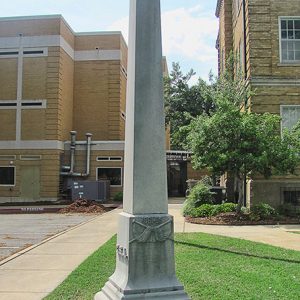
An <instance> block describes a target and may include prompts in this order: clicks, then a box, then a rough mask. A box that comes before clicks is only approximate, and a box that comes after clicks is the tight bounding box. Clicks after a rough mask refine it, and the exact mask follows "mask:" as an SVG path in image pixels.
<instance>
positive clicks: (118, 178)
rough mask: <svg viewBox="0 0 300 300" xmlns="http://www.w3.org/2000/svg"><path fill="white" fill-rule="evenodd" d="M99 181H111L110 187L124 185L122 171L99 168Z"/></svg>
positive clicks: (119, 169)
mask: <svg viewBox="0 0 300 300" xmlns="http://www.w3.org/2000/svg"><path fill="white" fill-rule="evenodd" d="M98 180H109V181H110V185H122V169H121V168H98Z"/></svg>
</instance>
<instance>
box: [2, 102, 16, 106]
mask: <svg viewBox="0 0 300 300" xmlns="http://www.w3.org/2000/svg"><path fill="white" fill-rule="evenodd" d="M2 106H17V103H0V107H2Z"/></svg>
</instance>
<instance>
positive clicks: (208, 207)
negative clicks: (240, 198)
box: [184, 203, 237, 218]
mask: <svg viewBox="0 0 300 300" xmlns="http://www.w3.org/2000/svg"><path fill="white" fill-rule="evenodd" d="M236 208H237V204H234V203H224V204H218V205H214V204H202V205H201V206H199V207H194V208H190V209H189V210H186V211H185V213H186V214H184V216H189V217H193V218H205V217H213V216H217V215H219V214H221V213H228V212H233V211H236Z"/></svg>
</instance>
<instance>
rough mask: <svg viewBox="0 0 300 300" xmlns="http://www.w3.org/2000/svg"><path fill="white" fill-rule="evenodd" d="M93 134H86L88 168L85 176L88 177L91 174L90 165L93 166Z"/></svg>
mask: <svg viewBox="0 0 300 300" xmlns="http://www.w3.org/2000/svg"><path fill="white" fill-rule="evenodd" d="M92 136H93V135H92V134H91V133H87V134H86V169H85V174H83V176H85V177H87V176H89V175H90V167H91V141H92Z"/></svg>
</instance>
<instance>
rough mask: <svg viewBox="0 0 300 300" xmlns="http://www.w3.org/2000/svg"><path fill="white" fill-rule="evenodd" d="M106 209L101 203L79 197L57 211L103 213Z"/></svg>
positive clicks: (65, 212) (64, 212)
mask: <svg viewBox="0 0 300 300" xmlns="http://www.w3.org/2000/svg"><path fill="white" fill-rule="evenodd" d="M107 211H109V209H107V208H105V207H104V206H103V205H101V204H100V203H98V202H96V201H91V200H86V199H79V200H76V201H75V202H73V203H72V204H70V205H69V206H67V207H65V208H62V209H61V210H59V213H61V214H67V213H86V214H104V213H105V212H107Z"/></svg>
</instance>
